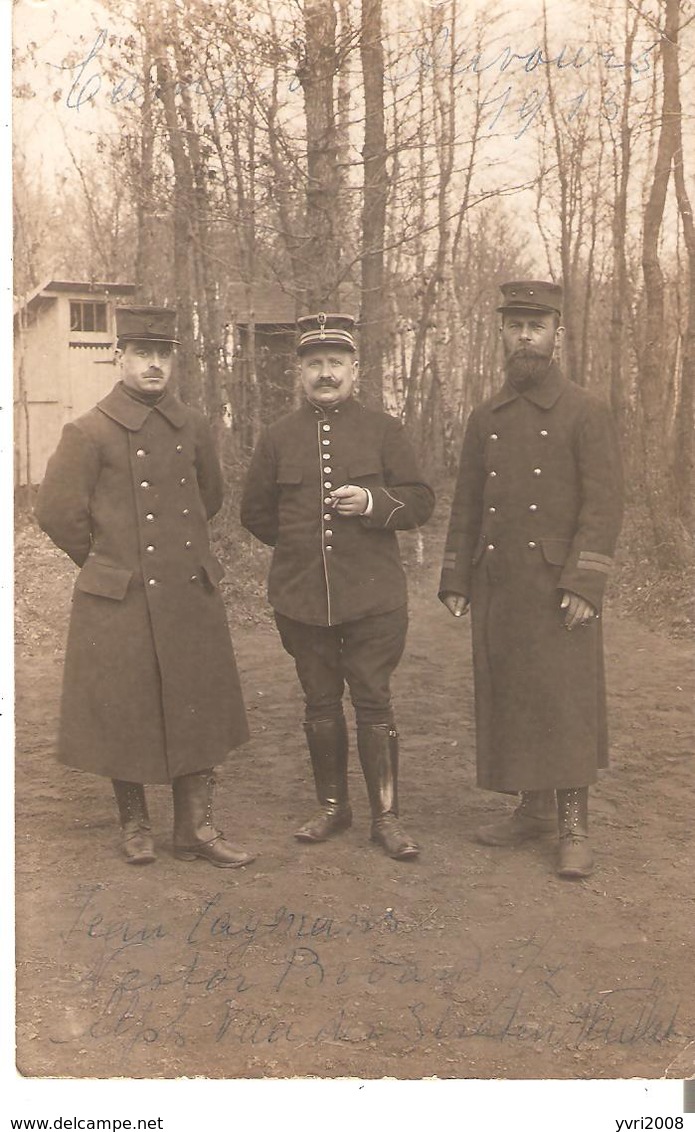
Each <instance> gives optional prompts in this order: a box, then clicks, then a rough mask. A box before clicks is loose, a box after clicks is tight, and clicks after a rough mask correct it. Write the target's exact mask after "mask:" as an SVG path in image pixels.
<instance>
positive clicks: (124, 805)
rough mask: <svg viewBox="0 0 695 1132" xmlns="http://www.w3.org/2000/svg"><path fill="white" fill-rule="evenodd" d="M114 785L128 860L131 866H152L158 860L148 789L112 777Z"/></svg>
mask: <svg viewBox="0 0 695 1132" xmlns="http://www.w3.org/2000/svg"><path fill="white" fill-rule="evenodd" d="M111 785H112V786H113V792H114V794H115V795H116V803H117V805H118V813H119V815H120V818H121V832H122V845H123V852H124V854H125V859H126V861H127V862H128V864H129V865H149V864H151V863H152V861H154V860H155V852H154V841H153V839H152V826H151V825H150V815H149V814H148V812H147V801H146V800H145V788H144V787H143V786H142V785H141V784H140V783H139V782H123V781H122V780H121V779H120V778H112V779H111Z"/></svg>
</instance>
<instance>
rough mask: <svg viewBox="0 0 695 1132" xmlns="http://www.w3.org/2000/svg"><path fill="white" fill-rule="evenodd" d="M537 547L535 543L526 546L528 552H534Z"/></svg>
mask: <svg viewBox="0 0 695 1132" xmlns="http://www.w3.org/2000/svg"><path fill="white" fill-rule="evenodd" d="M537 546H538V543H537V542H530V543H529V544H528V548H529V550H535V549H536V547H537Z"/></svg>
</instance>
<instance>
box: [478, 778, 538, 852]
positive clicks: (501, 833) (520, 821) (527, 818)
mask: <svg viewBox="0 0 695 1132" xmlns="http://www.w3.org/2000/svg"><path fill="white" fill-rule="evenodd" d="M556 822H557V813H556V808H555V791H554V790H522V792H521V794H520V801H519V805H518V806H517V807H516V809H515V810H514V813H513V814H512V815H511V817H509V818H504V819H503V820H502V821H498V822H493V823H492V825H484V826H481V827H480V829H478V830H477V831H476V837H477V839H478V841H481V842H482V843H483V845H504V846H508V847H512V846H514V845H521V844H522V843H523V842H524V841H531V840H533V839H535V838H538V837H547V836H548V835H550V834H553V833H554V832H555V825H556Z"/></svg>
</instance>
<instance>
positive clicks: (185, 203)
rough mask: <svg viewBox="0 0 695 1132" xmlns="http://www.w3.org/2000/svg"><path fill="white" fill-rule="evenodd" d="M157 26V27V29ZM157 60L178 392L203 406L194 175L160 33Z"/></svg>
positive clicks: (186, 400) (189, 402)
mask: <svg viewBox="0 0 695 1132" xmlns="http://www.w3.org/2000/svg"><path fill="white" fill-rule="evenodd" d="M157 27H158V25H157V24H155V28H157ZM155 59H156V68H157V84H158V95H159V97H160V98H161V100H162V104H163V106H164V117H165V121H166V127H167V134H168V137H169V149H170V154H171V161H172V164H173V167H174V281H175V293H176V308H177V320H178V332H179V338H180V341H181V344H180V346H179V350H178V362H177V367H176V373H177V380H178V387H179V392H180V394H181V397H182V399H183V400H184V401H185V402H186V403H187V404H189V405H195V406H200V403H201V396H200V392H201V391H200V371H199V366H198V359H197V357H196V351H195V335H194V328H193V279H192V272H191V261H192V256H193V233H192V231H191V212H192V209H193V200H194V194H193V174H192V171H191V165H190V160H189V157H188V153H187V151H186V147H185V144H184V138H183V131H182V129H181V127H180V125H179V121H178V114H177V110H176V98H175V93H174V82H173V79H172V75H171V68H170V66H169V60H168V58H167V50H166V46H165V42H164V39H163V37H162V34H161V32H158V34H157V41H156V48H155Z"/></svg>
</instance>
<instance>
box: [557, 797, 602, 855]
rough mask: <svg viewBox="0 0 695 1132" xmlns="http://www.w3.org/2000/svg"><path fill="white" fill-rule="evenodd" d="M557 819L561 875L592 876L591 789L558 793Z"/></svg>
mask: <svg viewBox="0 0 695 1132" xmlns="http://www.w3.org/2000/svg"><path fill="white" fill-rule="evenodd" d="M557 818H558V833H559V835H560V852H559V857H558V865H557V875H558V876H560V877H588V876H589V875H590V874H591V873H592V872H593V869H594V856H593V853H592V852H591V846H590V844H589V787H588V786H580V787H578V788H576V789H574V790H558V792H557Z"/></svg>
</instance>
